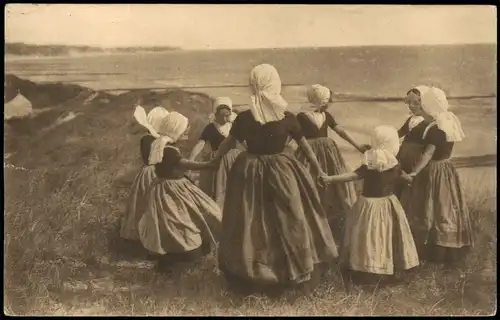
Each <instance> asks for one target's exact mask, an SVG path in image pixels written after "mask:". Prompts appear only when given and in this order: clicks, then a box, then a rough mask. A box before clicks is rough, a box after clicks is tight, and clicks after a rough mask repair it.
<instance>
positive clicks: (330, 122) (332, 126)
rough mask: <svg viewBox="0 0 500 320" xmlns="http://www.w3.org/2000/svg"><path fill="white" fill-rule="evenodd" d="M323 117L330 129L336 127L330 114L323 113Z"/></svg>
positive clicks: (335, 122)
mask: <svg viewBox="0 0 500 320" xmlns="http://www.w3.org/2000/svg"><path fill="white" fill-rule="evenodd" d="M325 116H326V124H327V125H328V126H329V127H330V128H332V129H334V128H335V127H336V126H337V125H338V123H337V121H335V118H334V117H333V116H332V114H331V113H330V112H325Z"/></svg>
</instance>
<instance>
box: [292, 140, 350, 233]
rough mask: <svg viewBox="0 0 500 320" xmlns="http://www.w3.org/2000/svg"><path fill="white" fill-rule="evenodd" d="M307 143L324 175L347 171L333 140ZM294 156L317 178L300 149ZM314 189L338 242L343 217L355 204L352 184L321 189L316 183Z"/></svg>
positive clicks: (335, 184) (333, 184)
mask: <svg viewBox="0 0 500 320" xmlns="http://www.w3.org/2000/svg"><path fill="white" fill-rule="evenodd" d="M308 142H309V145H310V146H311V149H312V150H313V152H314V154H315V155H316V158H317V159H318V162H319V164H320V166H321V169H322V170H323V171H324V172H325V173H326V174H328V175H338V174H342V173H346V172H348V171H349V170H348V169H347V166H346V163H345V160H344V158H343V157H342V154H341V153H340V150H339V148H338V146H337V144H336V143H335V141H334V140H332V139H330V138H328V137H323V138H316V139H309V140H308ZM295 156H296V157H297V159H298V160H299V161H300V162H301V163H302V164H304V165H305V166H306V168H308V170H309V171H310V172H311V175H312V176H313V177H316V176H317V172H315V171H314V170H313V168H312V166H311V165H310V164H309V161H308V160H307V158H306V156H305V154H304V152H303V151H302V149H300V148H299V149H297V151H296V153H295ZM316 188H317V189H318V193H319V196H320V200H321V204H322V206H323V209H324V210H325V211H326V214H327V216H328V221H329V222H330V226H331V227H332V232H333V236H334V238H335V240H337V241H338V242H340V241H341V240H342V233H343V229H344V223H345V222H344V217H345V216H346V215H347V214H349V212H350V211H351V209H352V206H353V205H354V203H355V202H356V190H355V187H354V182H346V183H331V184H328V185H327V186H326V187H323V186H321V185H320V184H319V183H318V182H317V181H316Z"/></svg>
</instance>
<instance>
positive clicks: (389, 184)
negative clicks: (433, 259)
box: [322, 126, 419, 283]
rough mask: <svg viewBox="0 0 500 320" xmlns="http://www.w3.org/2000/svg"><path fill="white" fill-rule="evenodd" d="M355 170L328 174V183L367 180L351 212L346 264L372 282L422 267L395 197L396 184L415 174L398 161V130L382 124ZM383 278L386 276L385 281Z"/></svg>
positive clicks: (343, 255) (343, 261) (358, 277)
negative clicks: (402, 167)
mask: <svg viewBox="0 0 500 320" xmlns="http://www.w3.org/2000/svg"><path fill="white" fill-rule="evenodd" d="M371 140H372V141H371V147H372V149H371V150H368V151H367V152H365V155H364V161H363V165H361V166H360V167H359V168H358V169H356V170H355V171H354V172H350V173H344V174H341V175H336V176H330V177H326V178H325V177H323V178H322V181H323V182H324V183H333V182H336V183H340V182H347V181H353V180H357V179H363V192H362V195H361V196H360V197H359V198H358V200H357V201H356V203H355V205H354V207H353V210H352V213H351V214H350V215H348V216H347V219H346V230H345V234H344V242H343V244H342V249H341V252H340V256H341V265H342V266H343V268H344V269H345V270H347V271H348V274H349V276H350V278H351V279H352V280H354V281H362V282H365V281H367V282H365V283H370V282H371V283H373V282H374V281H379V280H382V279H383V278H387V277H389V278H391V277H390V276H392V275H394V273H395V270H408V269H411V268H414V267H416V266H418V265H419V258H418V254H417V249H416V246H415V242H414V239H413V236H412V232H411V230H410V225H409V223H408V221H407V219H406V215H405V212H404V211H403V208H402V206H401V204H400V203H399V201H398V199H397V197H396V196H395V195H394V188H395V185H396V182H397V181H398V180H400V179H402V178H403V179H405V180H406V181H407V182H408V181H410V178H409V177H408V176H407V175H406V174H405V173H404V172H403V171H402V170H401V166H400V164H399V163H398V161H397V159H396V155H397V153H398V150H399V138H398V133H397V131H396V129H395V128H393V127H389V126H379V127H377V128H375V130H374V132H373V134H372V139H371ZM381 278H382V279H381Z"/></svg>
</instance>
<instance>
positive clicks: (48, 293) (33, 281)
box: [4, 90, 496, 315]
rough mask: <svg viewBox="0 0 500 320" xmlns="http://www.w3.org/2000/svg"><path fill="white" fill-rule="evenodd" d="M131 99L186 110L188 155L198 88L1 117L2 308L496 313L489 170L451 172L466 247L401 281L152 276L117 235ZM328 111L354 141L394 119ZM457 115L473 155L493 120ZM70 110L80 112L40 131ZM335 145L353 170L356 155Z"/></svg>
mask: <svg viewBox="0 0 500 320" xmlns="http://www.w3.org/2000/svg"><path fill="white" fill-rule="evenodd" d="M138 97H141V98H142V99H143V101H144V105H145V106H146V107H148V108H150V107H152V106H153V105H157V104H162V105H164V106H165V107H167V108H168V109H170V110H177V111H180V112H182V113H183V114H185V115H186V116H188V117H189V119H190V121H191V123H192V125H193V128H194V129H195V130H194V132H193V133H192V136H191V139H190V140H189V141H187V142H186V143H185V144H184V145H183V146H182V147H181V148H182V149H183V151H185V152H188V151H189V150H190V148H191V147H192V146H193V145H194V143H195V141H196V137H197V136H198V135H199V133H200V132H201V130H202V128H203V125H204V124H205V123H206V117H207V115H208V113H209V112H210V110H211V98H210V97H209V96H207V95H205V94H196V93H187V92H184V91H170V92H161V93H154V92H149V91H145V90H143V91H137V92H131V93H127V94H124V95H121V96H117V97H111V98H109V100H106V101H105V102H103V101H100V102H99V101H96V102H92V103H90V104H87V105H85V104H84V103H83V98H77V99H76V100H72V101H70V102H68V103H65V104H63V105H62V107H60V108H56V109H55V110H52V111H50V112H48V113H45V114H43V115H41V116H39V117H36V118H33V119H30V120H23V121H18V122H15V123H11V124H7V127H6V130H7V131H6V136H5V138H4V139H5V142H6V143H9V144H10V149H9V151H8V152H9V153H11V155H10V156H9V157H8V159H6V162H7V163H8V164H10V165H11V166H10V167H8V168H4V175H5V210H4V220H5V242H4V248H5V277H4V279H5V295H4V305H5V312H6V313H8V314H39V315H41V314H54V315H55V314H57V315H76V314H88V315H96V314H103V315H111V314H112V315H139V314H149V315H190V314H191V315H195V314H196V315H272V314H274V315H423V314H425V315H451V314H462V315H472V314H475V315H478V314H482V315H485V314H491V313H492V312H493V311H494V309H496V297H495V292H496V291H495V290H496V278H495V274H496V273H495V271H496V269H495V268H496V263H495V261H496V251H495V250H496V207H495V199H496V193H495V192H494V191H495V188H496V179H495V175H494V173H495V169H494V168H476V169H462V170H461V171H460V174H461V176H462V179H463V181H462V183H463V184H464V187H465V189H466V194H467V200H468V203H469V205H470V208H471V210H472V214H473V221H474V230H475V233H476V247H475V248H474V251H473V252H472V254H471V255H470V257H469V258H468V261H467V265H466V266H464V267H463V269H461V270H458V271H452V272H444V271H442V270H438V269H436V268H434V267H431V266H424V267H422V268H421V269H419V270H417V271H416V272H414V273H413V274H412V275H411V280H412V281H411V282H410V283H409V284H407V285H399V286H395V287H391V288H385V289H380V290H379V289H376V290H374V291H373V290H371V291H370V290H368V291H366V290H362V289H360V288H355V289H354V291H353V292H351V293H348V294H347V293H345V292H344V291H343V289H342V279H341V278H340V277H339V275H338V272H337V269H336V267H335V266H333V267H332V269H331V271H330V274H329V276H328V279H327V280H326V281H324V282H323V283H322V284H321V286H320V287H319V288H318V290H317V291H316V292H315V293H314V295H313V296H310V297H298V296H295V295H294V293H290V294H289V295H287V296H285V297H281V298H279V299H276V300H273V299H269V298H264V297H258V296H253V297H248V298H244V299H243V298H240V297H237V296H235V295H233V294H231V293H228V292H226V291H225V285H224V282H223V280H222V278H221V277H220V275H219V273H218V270H217V265H216V259H215V258H214V257H213V256H210V257H207V258H206V259H204V260H203V261H202V262H200V263H199V264H197V265H194V266H193V265H186V266H180V267H179V268H178V270H177V271H176V272H174V274H172V275H170V276H165V275H160V274H157V273H156V272H155V270H154V267H153V264H152V262H151V261H146V260H145V259H144V257H142V256H141V254H140V253H137V254H136V253H135V249H134V248H131V247H126V246H125V247H124V244H123V243H121V242H120V240H119V239H118V230H117V227H118V221H119V218H120V216H121V215H122V214H123V212H124V210H125V203H126V200H127V196H128V191H129V188H130V186H131V184H132V181H133V178H134V176H135V174H136V173H137V171H138V170H139V167H140V158H139V150H138V149H139V148H138V142H139V139H140V137H141V135H142V134H143V133H144V130H143V129H142V128H141V127H139V126H138V125H137V124H135V122H134V119H133V117H132V113H133V103H134V102H135V101H136V100H137V98H138ZM336 108H338V113H336V114H337V115H338V116H337V118H339V119H340V120H341V121H342V123H343V125H344V126H345V127H346V128H347V129H348V130H351V131H352V132H353V133H354V134H355V135H357V137H360V138H362V137H365V138H366V132H367V130H368V127H370V126H372V125H373V124H375V123H378V122H380V121H386V122H391V121H392V122H393V123H398V121H397V120H395V119H388V117H389V118H390V117H392V116H393V113H392V109H391V108H392V107H390V106H389V107H387V109H382V108H379V109H377V108H373V105H372V106H371V108H367V105H364V104H345V105H343V106H342V107H340V106H336ZM467 110H468V109H466V108H465V109H464V110H463V111H460V112H462V116H461V117H462V118H463V119H464V122H466V127H467V129H468V132H470V134H472V135H473V137H474V139H472V140H473V141H472V142H471V144H470V145H469V146H467V148H469V149H471V150H473V148H474V144H477V141H481V140H480V139H482V138H481V137H483V136H482V134H483V133H484V132H487V129H486V126H491V125H492V123H493V126H494V125H495V124H494V120H491V115H489V114H488V113H487V112H486V111H485V112H484V113H481V112H474V113H470V112H469V111H467ZM481 110H482V109H481ZM69 111H72V112H77V113H79V114H80V116H78V117H77V118H76V119H74V120H72V121H71V122H68V123H64V124H61V125H60V126H57V127H54V128H48V125H49V124H50V123H51V121H53V120H54V119H56V118H57V117H59V116H61V115H62V114H64V113H67V112H69ZM457 114H458V111H457ZM465 114H468V115H470V116H469V117H464V116H463V115H465ZM459 116H460V114H459ZM465 118H467V119H468V120H465ZM467 121H468V122H467ZM492 121H493V122H492ZM464 125H465V124H464ZM474 132H475V133H474ZM337 140H338V139H337ZM483 141H484V139H483ZM340 144H341V147H342V149H343V150H345V154H346V157H347V158H348V159H349V162H350V163H351V164H353V165H354V164H355V161H356V159H357V155H356V154H355V153H353V152H351V151H350V148H349V147H348V146H346V145H345V144H343V143H340Z"/></svg>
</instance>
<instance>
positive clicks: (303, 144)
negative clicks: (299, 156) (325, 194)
mask: <svg viewBox="0 0 500 320" xmlns="http://www.w3.org/2000/svg"><path fill="white" fill-rule="evenodd" d="M297 144H298V146H299V147H300V148H301V149H302V151H303V152H304V154H305V156H306V158H307V160H308V161H309V162H310V163H311V164H312V165H313V167H314V168H315V170H316V172H318V173H319V175H320V176H321V175H324V174H325V173H324V172H323V170H322V169H321V166H320V164H319V162H318V159H317V158H316V155H315V154H314V151H313V150H312V149H311V146H310V145H309V142H307V140H306V138H304V137H302V138H300V139H299V140H297Z"/></svg>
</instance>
